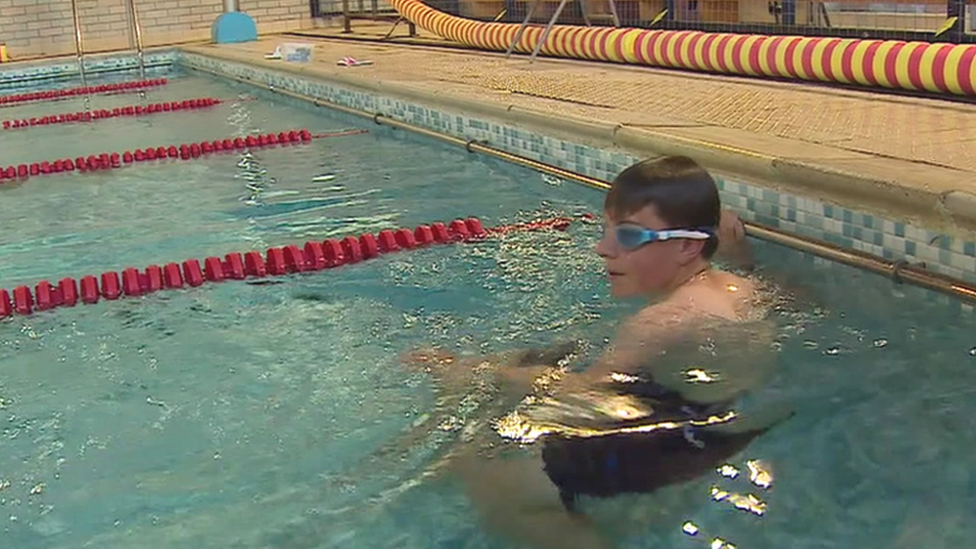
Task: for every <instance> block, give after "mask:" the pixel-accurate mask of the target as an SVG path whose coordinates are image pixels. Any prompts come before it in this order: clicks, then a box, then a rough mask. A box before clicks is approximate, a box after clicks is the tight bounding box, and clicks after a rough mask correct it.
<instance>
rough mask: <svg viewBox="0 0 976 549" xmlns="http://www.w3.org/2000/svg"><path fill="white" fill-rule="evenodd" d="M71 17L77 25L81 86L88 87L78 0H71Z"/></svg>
mask: <svg viewBox="0 0 976 549" xmlns="http://www.w3.org/2000/svg"><path fill="white" fill-rule="evenodd" d="M71 17H72V19H73V20H74V25H75V53H76V54H77V55H78V72H79V73H80V74H81V86H82V87H88V77H87V76H86V75H85V46H84V40H83V39H82V36H81V16H80V15H79V14H78V0H71ZM86 101H87V98H86Z"/></svg>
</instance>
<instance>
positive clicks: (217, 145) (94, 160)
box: [0, 129, 369, 183]
mask: <svg viewBox="0 0 976 549" xmlns="http://www.w3.org/2000/svg"><path fill="white" fill-rule="evenodd" d="M368 131H369V130H342V131H337V132H329V133H317V134H312V133H311V132H309V131H308V130H305V129H302V130H289V131H284V132H279V133H268V134H263V135H249V136H247V137H234V138H227V139H222V140H221V139H215V140H213V141H202V142H200V143H191V144H186V143H183V144H181V145H169V146H159V147H148V148H146V149H136V150H135V151H125V152H123V153H121V154H119V153H117V152H113V153H101V154H99V155H94V154H93V155H89V156H88V157H87V158H86V157H83V156H79V157H78V158H76V159H74V160H72V159H70V158H65V159H58V160H52V161H44V162H34V163H32V164H20V165H19V166H8V167H7V168H6V169H0V183H3V182H4V181H7V180H15V179H27V178H29V177H36V176H39V175H52V174H56V173H61V172H70V171H74V170H78V171H82V172H84V171H95V170H110V169H117V168H121V167H122V166H123V165H125V164H132V163H133V162H147V161H151V160H163V159H165V158H174V159H175V158H179V159H182V160H189V159H191V158H199V157H201V156H206V155H210V154H215V153H219V152H221V151H235V150H243V149H257V148H262V147H273V146H275V145H288V144H292V143H307V142H309V141H311V140H313V139H324V138H328V137H342V136H346V135H356V134H361V133H367V132H368Z"/></svg>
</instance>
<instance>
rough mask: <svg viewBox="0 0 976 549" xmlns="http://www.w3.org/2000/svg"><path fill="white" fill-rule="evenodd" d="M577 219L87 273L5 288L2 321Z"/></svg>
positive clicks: (461, 226) (428, 230)
mask: <svg viewBox="0 0 976 549" xmlns="http://www.w3.org/2000/svg"><path fill="white" fill-rule="evenodd" d="M572 221H573V220H572V219H571V218H566V217H560V218H554V219H545V220H541V221H535V222H532V223H520V224H517V225H508V226H502V227H494V228H491V229H487V230H486V229H485V228H484V227H483V226H482V224H481V221H480V220H479V219H478V218H475V217H469V218H468V219H463V220H462V219H455V220H454V221H451V222H450V223H449V224H447V225H445V224H444V223H441V222H437V223H432V224H430V225H420V226H418V227H417V228H416V229H414V230H412V231H411V230H410V229H397V230H395V231H394V230H389V229H387V230H383V231H380V232H379V233H377V234H376V235H373V234H371V233H366V234H363V235H361V236H359V237H358V238H357V237H354V236H347V237H345V238H343V239H341V240H333V239H329V240H325V241H323V242H317V241H314V240H313V241H309V242H306V243H305V244H304V246H302V247H299V246H297V245H288V246H283V247H274V248H269V249H268V250H267V251H266V252H265V254H264V255H262V254H261V253H260V252H257V251H250V252H246V253H244V254H241V253H239V252H234V253H229V254H227V255H225V256H224V257H223V258H220V257H208V258H206V259H204V261H203V265H202V266H201V264H200V260H198V259H187V260H186V261H183V262H182V263H167V264H166V265H164V266H162V267H160V266H159V265H150V266H148V267H146V268H145V269H143V270H138V269H136V268H135V267H128V268H126V269H123V270H122V272H121V273H119V272H116V271H107V272H104V273H102V274H101V275H99V276H97V277H96V276H94V275H85V276H83V277H81V278H80V279H78V280H75V279H74V278H70V277H67V278H62V279H61V280H60V281H58V283H57V284H52V283H51V282H50V281H48V280H41V281H40V282H38V283H37V284H36V285H34V287H33V291H31V290H32V288H30V287H28V286H17V287H16V288H14V290H13V295H12V296H11V294H10V292H8V291H7V290H3V289H0V318H3V317H8V316H12V315H13V314H14V313H16V314H18V315H30V314H32V313H33V312H34V311H35V310H38V311H46V310H49V309H54V308H56V307H73V306H75V305H77V304H78V302H79V301H80V302H81V303H84V304H94V303H98V302H99V300H101V299H103V298H104V299H107V300H116V299H119V298H120V297H122V296H129V297H137V296H141V295H145V294H149V293H152V292H158V291H160V290H178V289H180V288H184V287H186V286H190V287H197V286H201V285H203V284H204V283H216V282H221V281H224V280H243V279H245V278H264V277H266V276H282V275H287V274H292V273H302V272H310V271H320V270H323V269H331V268H335V267H340V266H342V265H350V264H353V263H358V262H360V261H363V260H366V259H372V258H374V257H377V256H380V255H383V254H388V253H393V252H396V251H399V250H411V249H414V248H419V247H423V246H427V245H432V244H448V243H451V242H463V241H470V240H478V239H483V238H486V237H488V236H489V235H492V234H504V233H509V232H513V231H536V230H544V229H554V230H561V231H564V230H566V229H567V228H568V227H569V225H570V223H572Z"/></svg>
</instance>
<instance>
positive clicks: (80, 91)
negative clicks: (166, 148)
mask: <svg viewBox="0 0 976 549" xmlns="http://www.w3.org/2000/svg"><path fill="white" fill-rule="evenodd" d="M168 83H169V80H167V79H166V78H153V79H151V80H136V81H132V82H116V83H113V84H99V85H97V86H83V87H78V88H66V89H63V90H43V91H34V92H27V93H18V94H14V95H0V106H3V105H16V104H20V103H31V102H36V101H57V100H61V99H70V98H73V97H84V96H88V95H91V94H103V93H120V92H121V93H125V92H132V91H143V90H145V89H147V88H156V87H159V86H165V85H166V84H168Z"/></svg>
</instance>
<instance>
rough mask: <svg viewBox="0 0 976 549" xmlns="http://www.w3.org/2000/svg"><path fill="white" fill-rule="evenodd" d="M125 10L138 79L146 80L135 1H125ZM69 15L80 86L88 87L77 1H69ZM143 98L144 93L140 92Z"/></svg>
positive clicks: (140, 27) (87, 105)
mask: <svg viewBox="0 0 976 549" xmlns="http://www.w3.org/2000/svg"><path fill="white" fill-rule="evenodd" d="M126 10H127V11H128V16H129V32H130V33H131V39H132V40H134V41H135V48H136V55H137V56H138V60H139V78H140V79H141V80H145V79H146V62H145V58H144V56H143V47H142V25H140V24H139V12H138V11H137V10H136V4H135V0H126ZM71 15H72V18H73V19H74V26H75V53H76V54H77V55H78V72H79V74H80V75H81V85H82V86H83V87H88V77H87V75H86V74H85V46H84V39H83V37H82V33H81V15H80V14H79V13H78V0H71ZM140 94H142V96H143V97H145V91H140ZM88 103H89V98H88V97H87V96H86V97H85V107H86V109H87V108H88V107H89V104H88Z"/></svg>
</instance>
